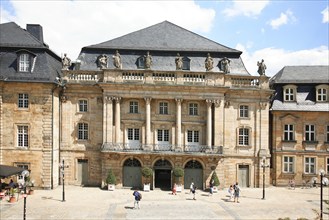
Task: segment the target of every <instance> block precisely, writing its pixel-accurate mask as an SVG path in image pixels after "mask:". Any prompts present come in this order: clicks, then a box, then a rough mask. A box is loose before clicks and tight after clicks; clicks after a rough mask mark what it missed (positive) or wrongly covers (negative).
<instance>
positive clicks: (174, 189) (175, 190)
mask: <svg viewBox="0 0 329 220" xmlns="http://www.w3.org/2000/svg"><path fill="white" fill-rule="evenodd" d="M176 192H177V184H176V183H175V184H174V186H173V188H172V194H173V195H177V194H176Z"/></svg>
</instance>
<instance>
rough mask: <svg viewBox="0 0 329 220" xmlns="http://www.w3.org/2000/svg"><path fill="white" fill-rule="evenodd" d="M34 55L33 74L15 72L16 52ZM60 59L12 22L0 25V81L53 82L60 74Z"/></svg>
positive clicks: (45, 45)
mask: <svg viewBox="0 0 329 220" xmlns="http://www.w3.org/2000/svg"><path fill="white" fill-rule="evenodd" d="M22 49H23V50H26V51H28V52H30V53H32V54H34V55H36V58H35V63H34V69H33V72H31V73H30V72H28V73H23V72H19V71H17V53H16V52H17V51H19V50H22ZM61 67H62V64H61V58H60V57H59V56H57V55H56V54H55V53H54V52H52V51H51V50H50V49H49V47H48V45H47V44H45V43H43V42H42V41H40V40H38V39H37V38H35V37H34V36H33V35H32V34H30V33H29V32H28V31H26V30H25V29H22V28H21V27H20V26H18V25H17V24H16V23H14V22H9V23H4V24H0V80H5V81H20V82H54V81H55V79H56V77H57V76H59V75H60V74H61Z"/></svg>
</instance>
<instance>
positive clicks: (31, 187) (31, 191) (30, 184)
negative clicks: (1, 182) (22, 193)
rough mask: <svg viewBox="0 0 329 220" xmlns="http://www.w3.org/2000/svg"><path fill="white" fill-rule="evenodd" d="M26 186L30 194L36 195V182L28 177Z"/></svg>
mask: <svg viewBox="0 0 329 220" xmlns="http://www.w3.org/2000/svg"><path fill="white" fill-rule="evenodd" d="M25 184H26V187H27V189H28V194H29V195H32V194H33V193H34V190H33V187H34V180H31V178H30V176H28V177H26V180H25Z"/></svg>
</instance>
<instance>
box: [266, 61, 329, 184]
mask: <svg viewBox="0 0 329 220" xmlns="http://www.w3.org/2000/svg"><path fill="white" fill-rule="evenodd" d="M270 85H271V88H273V89H274V90H275V95H274V98H273V103H272V107H271V109H270V115H271V119H270V127H271V128H270V129H271V132H270V133H271V134H272V137H271V140H272V143H271V151H272V158H273V173H272V179H273V184H274V185H277V186H287V185H288V183H289V181H290V180H294V181H295V183H296V185H305V184H307V183H309V182H310V181H311V180H312V179H313V178H317V180H318V182H319V181H320V178H319V170H321V169H323V170H324V171H325V172H326V173H328V171H329V66H286V67H284V68H283V69H282V70H280V71H279V72H278V73H277V74H276V75H275V76H274V77H273V78H272V79H271V81H270Z"/></svg>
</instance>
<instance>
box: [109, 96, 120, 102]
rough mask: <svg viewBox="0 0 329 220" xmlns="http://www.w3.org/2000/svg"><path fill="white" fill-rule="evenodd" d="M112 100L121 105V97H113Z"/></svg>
mask: <svg viewBox="0 0 329 220" xmlns="http://www.w3.org/2000/svg"><path fill="white" fill-rule="evenodd" d="M111 99H112V100H114V101H115V103H120V101H121V97H118V96H113V97H112V98H111Z"/></svg>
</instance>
